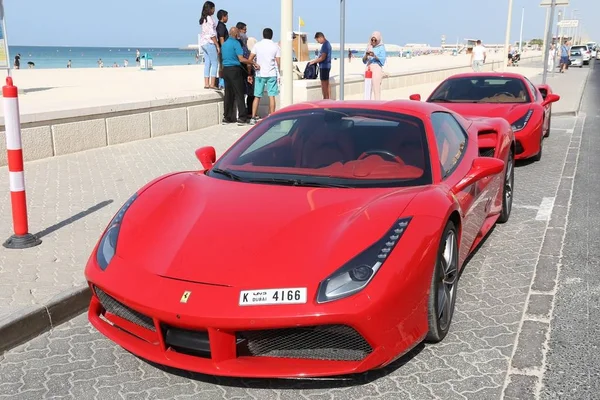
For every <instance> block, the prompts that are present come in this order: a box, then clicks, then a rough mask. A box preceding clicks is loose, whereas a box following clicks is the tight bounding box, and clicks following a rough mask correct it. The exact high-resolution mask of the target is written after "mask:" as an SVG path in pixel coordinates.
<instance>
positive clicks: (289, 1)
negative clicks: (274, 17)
mask: <svg viewBox="0 0 600 400" xmlns="http://www.w3.org/2000/svg"><path fill="white" fill-rule="evenodd" d="M293 26H294V0H281V36H280V37H281V70H282V74H281V78H282V79H281V83H282V85H281V86H282V87H281V100H280V103H281V108H283V107H287V106H289V105H291V104H292V103H293V102H294V75H293V69H294V59H293V57H294V55H293V54H294V49H293V46H294V45H293V43H292V40H293V35H294V32H293Z"/></svg>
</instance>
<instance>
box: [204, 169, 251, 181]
mask: <svg viewBox="0 0 600 400" xmlns="http://www.w3.org/2000/svg"><path fill="white" fill-rule="evenodd" d="M210 171H211V172H214V173H215V174H221V175H224V176H226V177H228V178H229V179H231V180H232V181H240V182H241V181H242V180H243V179H242V177H241V176H239V175H236V174H234V173H233V172H231V171H227V170H225V169H221V168H213V169H211V170H210Z"/></svg>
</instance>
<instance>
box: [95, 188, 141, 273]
mask: <svg viewBox="0 0 600 400" xmlns="http://www.w3.org/2000/svg"><path fill="white" fill-rule="evenodd" d="M136 198H137V193H135V194H134V195H133V196H131V197H130V198H129V200H127V202H125V204H123V207H121V209H120V210H119V211H118V212H117V215H115V216H114V218H113V219H112V220H111V221H110V224H109V225H108V229H106V232H105V233H104V236H102V239H101V240H100V245H98V251H97V252H96V261H97V262H98V265H99V266H100V269H101V270H103V271H104V270H105V269H106V267H108V264H109V263H110V261H111V260H112V258H113V257H114V256H115V252H116V251H117V239H118V238H119V231H120V230H121V222H123V217H124V216H125V212H127V210H128V209H129V207H130V206H131V204H132V203H133V202H134V200H135V199H136Z"/></svg>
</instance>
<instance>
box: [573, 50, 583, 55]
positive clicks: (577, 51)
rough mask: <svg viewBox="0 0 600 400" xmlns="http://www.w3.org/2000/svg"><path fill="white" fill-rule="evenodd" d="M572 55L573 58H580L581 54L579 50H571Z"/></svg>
mask: <svg viewBox="0 0 600 400" xmlns="http://www.w3.org/2000/svg"><path fill="white" fill-rule="evenodd" d="M571 55H572V56H580V55H581V52H580V51H579V50H573V49H571Z"/></svg>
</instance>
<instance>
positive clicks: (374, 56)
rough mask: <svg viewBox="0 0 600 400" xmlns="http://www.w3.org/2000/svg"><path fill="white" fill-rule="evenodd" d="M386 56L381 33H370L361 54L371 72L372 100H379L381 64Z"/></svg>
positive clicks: (381, 74)
mask: <svg viewBox="0 0 600 400" xmlns="http://www.w3.org/2000/svg"><path fill="white" fill-rule="evenodd" d="M386 58H387V53H386V51H385V45H384V44H383V38H382V37H381V33H380V32H377V31H375V32H373V34H372V35H371V39H370V40H369V44H368V45H367V51H366V52H365V55H364V56H363V63H364V64H365V65H366V66H367V67H368V68H370V69H371V72H372V73H373V78H372V80H371V82H372V85H373V86H372V89H371V93H372V95H373V99H374V100H381V82H382V81H383V66H384V65H385V60H386Z"/></svg>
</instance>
